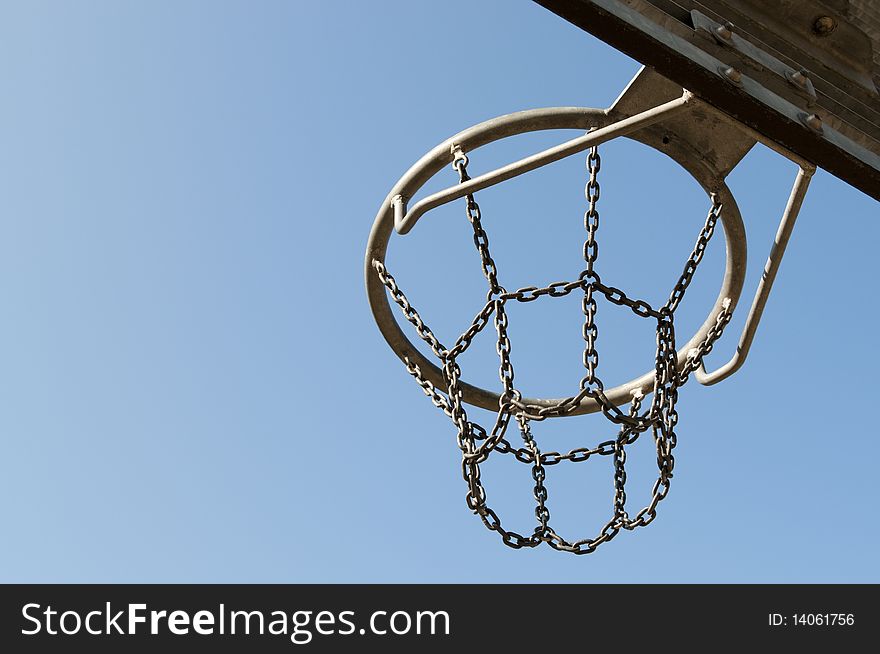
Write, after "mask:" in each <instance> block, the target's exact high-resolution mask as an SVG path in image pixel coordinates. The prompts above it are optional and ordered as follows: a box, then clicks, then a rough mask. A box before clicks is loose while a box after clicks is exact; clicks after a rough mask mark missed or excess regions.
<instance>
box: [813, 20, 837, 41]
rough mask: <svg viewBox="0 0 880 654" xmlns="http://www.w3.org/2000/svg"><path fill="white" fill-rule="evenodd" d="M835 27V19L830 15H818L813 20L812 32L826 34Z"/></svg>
mask: <svg viewBox="0 0 880 654" xmlns="http://www.w3.org/2000/svg"><path fill="white" fill-rule="evenodd" d="M836 27H837V21H836V20H835V19H834V18H833V17H831V16H819V17H818V18H817V19H816V20H815V21H813V33H814V34H816V35H817V36H828V35H829V34H831V32H833V31H834V29H835V28H836Z"/></svg>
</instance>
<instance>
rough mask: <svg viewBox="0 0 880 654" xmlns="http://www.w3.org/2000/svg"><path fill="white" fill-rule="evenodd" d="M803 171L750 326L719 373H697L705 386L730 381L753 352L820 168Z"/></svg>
mask: <svg viewBox="0 0 880 654" xmlns="http://www.w3.org/2000/svg"><path fill="white" fill-rule="evenodd" d="M800 167H801V168H800V171H798V174H797V177H796V178H795V181H794V186H793V187H792V189H791V195H790V196H789V198H788V204H787V205H786V207H785V212H784V213H783V214H782V221H781V222H780V223H779V229H778V231H777V232H776V239H775V240H774V242H773V247H772V248H771V249H770V256H769V257H768V258H767V263H766V264H765V265H764V273H763V274H762V275H761V281H760V282H759V283H758V289H757V291H756V292H755V299H754V300H753V301H752V307H751V309H749V315H748V317H747V318H746V324H745V326H744V327H743V331H742V335H741V336H740V337H739V345H737V347H736V352H735V353H734V355H733V356H732V357H731V359H730V361H728V362H727V363H725V364H724V365H723V366H721V367H720V368H718V369H717V370H715V371H714V372H711V373H707V372H706V366H705V363H704V364H703V365H702V366H701V367H700V368H699V369H698V370H696V371H695V376H696V378H697V381H699V382H700V383H701V384H703V385H704V386H711V385H712V384H717V383H718V382H720V381H722V380H724V379H727V378H728V377H730V376H731V375H732V374H733V373H735V372H736V371H737V370H739V369H740V368H741V367H742V365H743V364H744V363H745V362H746V357H747V356H748V355H749V349H750V348H751V347H752V341H753V340H754V338H755V332H756V331H757V330H758V323H760V322H761V315H762V314H763V313H764V306H765V305H766V304H767V298H768V297H769V296H770V290H771V289H772V288H773V281H774V280H775V279H776V273H777V272H778V271H779V265H780V264H781V263H782V257H783V255H784V254H785V248H786V246H787V245H788V241H789V239H790V238H791V232H792V230H793V229H794V224H795V221H796V220H797V216H798V212H800V210H801V205H802V204H803V201H804V196H805V195H806V194H807V188H808V187H809V186H810V179H812V177H813V173H814V172H815V171H816V167H815V166H812V165H811V164H806V163H800Z"/></svg>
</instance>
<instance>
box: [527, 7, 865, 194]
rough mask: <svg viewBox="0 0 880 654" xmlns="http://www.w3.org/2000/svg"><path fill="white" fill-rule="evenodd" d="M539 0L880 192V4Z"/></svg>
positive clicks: (833, 170) (766, 131)
mask: <svg viewBox="0 0 880 654" xmlns="http://www.w3.org/2000/svg"><path fill="white" fill-rule="evenodd" d="M535 2H537V3H538V4H540V5H542V6H544V7H546V8H547V9H549V10H551V11H553V12H554V13H556V14H558V15H559V16H561V17H563V18H565V19H566V20H568V21H569V22H571V23H573V24H574V25H576V26H578V27H580V28H581V29H583V30H586V31H587V32H590V33H591V34H593V35H595V36H596V37H598V38H600V39H602V40H603V41H605V42H607V43H608V44H609V45H611V46H613V47H614V48H616V49H618V50H620V51H622V52H624V53H625V54H627V55H629V56H631V57H633V58H634V59H636V60H638V61H640V62H641V63H643V64H645V65H647V66H649V67H650V68H653V69H654V70H655V71H657V72H658V73H659V74H660V75H662V76H663V77H666V78H668V79H669V80H672V81H673V82H675V83H676V84H678V85H680V86H681V87H683V88H686V89H688V90H689V91H691V92H692V93H694V94H695V95H696V96H697V97H699V98H701V99H702V100H704V101H706V102H708V103H709V104H711V105H713V106H714V107H716V108H718V109H720V110H722V111H723V112H725V113H726V114H728V115H730V116H731V117H733V118H735V119H737V120H739V121H740V122H742V123H744V124H746V125H747V126H749V127H751V128H752V129H754V130H756V131H758V132H760V133H761V134H763V135H764V136H766V137H767V138H769V139H771V140H772V141H775V142H776V143H778V144H780V145H782V146H783V147H785V148H787V149H788V150H790V151H792V152H794V153H795V154H797V155H799V156H801V157H803V158H804V159H806V160H808V161H810V162H813V163H815V164H816V165H817V166H819V167H821V168H823V169H824V170H827V171H828V172H830V173H832V174H834V175H836V176H837V177H839V178H840V179H842V180H844V181H846V182H848V183H849V184H851V185H853V186H855V187H856V188H858V189H861V190H862V191H864V192H865V193H867V194H868V195H870V196H872V197H874V198H875V199H878V200H880V90H878V89H880V4H878V3H876V2H874V1H872V0H824V1H820V0H769V1H767V0H702V1H697V0H626V1H625V2H624V1H621V0H535Z"/></svg>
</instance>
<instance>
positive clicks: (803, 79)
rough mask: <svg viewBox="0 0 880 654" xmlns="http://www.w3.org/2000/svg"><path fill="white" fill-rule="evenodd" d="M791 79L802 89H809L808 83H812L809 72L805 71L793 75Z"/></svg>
mask: <svg viewBox="0 0 880 654" xmlns="http://www.w3.org/2000/svg"><path fill="white" fill-rule="evenodd" d="M789 79H791V81H792V82H794V83H795V84H796V85H798V86H799V87H801V88H802V89H805V88H807V82H809V81H810V78H809V77H808V76H807V71H805V70H800V71H797V72H794V73H792V74H791V76H790V77H789Z"/></svg>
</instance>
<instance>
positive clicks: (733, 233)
mask: <svg viewBox="0 0 880 654" xmlns="http://www.w3.org/2000/svg"><path fill="white" fill-rule="evenodd" d="M615 120H616V119H615V118H614V117H613V116H611V115H610V114H609V113H608V112H607V111H605V110H603V109H590V108H584V107H551V108H544V109H532V110H528V111H520V112H517V113H512V114H507V115H504V116H499V117H498V118H493V119H491V120H487V121H485V122H482V123H480V124H478V125H475V126H473V127H470V128H468V129H466V130H464V131H462V132H459V133H458V134H456V135H455V136H452V137H451V138H448V139H446V140H445V141H443V142H442V143H440V144H439V145H438V146H436V147H435V148H433V149H432V150H431V151H430V152H428V153H427V154H426V155H425V156H423V157H422V158H421V159H419V161H418V162H416V163H415V164H414V165H413V166H412V167H411V168H410V169H409V170H408V171H407V172H406V173H405V174H404V175H403V177H401V178H400V180H398V182H397V183H396V184H395V185H394V187H393V188H392V189H391V191H390V192H389V193H388V195H387V197H386V198H385V200H384V201H383V202H382V205H381V207H380V208H379V212H378V214H377V215H376V220H375V222H374V223H373V227H372V230H371V231H370V237H369V240H368V242H367V252H366V257H365V262H364V274H365V280H366V287H367V298H368V300H369V303H370V309H371V311H372V313H373V317H374V318H375V320H376V324H377V325H378V326H379V330H380V331H381V332H382V335H383V336H384V337H385V340H386V341H387V342H388V344H389V345H390V346H391V349H392V350H394V352H395V353H396V354H397V356H398V357H400V359H401V360H404V359H409V361H411V362H412V363H415V364H416V365H417V366H418V367H419V368H420V369H421V371H422V375H423V376H424V377H425V378H426V379H427V380H429V381H430V382H431V383H433V384H434V385H436V386H439V387H440V388H443V387H444V383H443V375H442V372H441V371H440V368H438V367H437V366H436V365H435V364H434V363H433V362H431V361H430V360H429V359H427V358H426V357H425V356H424V355H423V354H422V353H421V352H420V351H419V350H418V349H417V348H416V347H415V346H414V345H413V344H412V342H411V341H410V340H409V339H408V338H407V336H406V335H405V334H404V333H403V331H402V329H401V328H400V325H399V324H398V322H397V320H396V319H395V318H394V313H393V311H392V307H391V304H390V302H389V300H388V297H387V294H386V290H385V287H384V286H383V284H382V282H381V281H380V280H379V277H378V275H377V274H376V271H375V269H374V268H373V261H374V260H377V261H380V262H383V263H384V261H385V255H386V252H387V250H388V241H389V239H390V237H391V233H392V232H393V231H394V210H393V206H392V203H393V200H394V198H395V197H396V196H398V195H402V196H404V197H406V198H412V197H413V196H414V195H415V194H416V193H417V192H418V190H419V189H420V188H421V187H422V186H423V185H424V184H425V183H426V182H427V181H428V180H429V179H431V178H432V177H433V176H434V175H435V174H437V173H438V172H439V171H440V170H442V169H443V168H444V167H446V166H448V165H449V164H451V163H452V145H453V144H456V145H459V146H460V147H461V148H462V150H464V151H465V152H472V151H473V150H475V149H476V148H479V147H480V146H483V145H486V144H488V143H492V142H494V141H497V140H500V139H503V138H506V137H509V136H514V135H516V134H524V133H527V132H536V131H542V130H552V129H579V130H587V129H590V128H600V127H605V126H607V125H609V124H611V123H613V122H615ZM629 138H634V139H635V140H639V141H641V139H640V138H639V134H638V133H636V134H633V135H631V136H630V137H629ZM643 142H645V141H643ZM660 151H661V152H662V150H660ZM664 154H669V155H670V156H672V157H673V158H674V159H675V161H677V162H678V163H679V164H680V165H681V166H682V167H683V168H684V169H685V170H687V171H688V172H689V173H690V174H691V175H692V176H693V177H694V179H695V180H696V181H697V182H698V183H699V184H700V186H701V187H702V188H703V189H704V190H705V191H706V192H707V193H713V192H714V193H717V194H718V196H719V198H720V200H721V202H722V203H723V204H724V211H723V213H722V217H721V221H722V226H723V228H724V237H725V245H726V262H725V269H724V276H723V278H722V282H721V289H720V291H719V293H718V297H717V298H716V300H715V303H714V305H713V306H712V309H711V310H710V312H709V315H708V317H707V318H706V320H705V322H704V323H703V324H702V326H701V327H700V329H699V330H697V332H696V334H694V336H693V337H692V338H691V339H690V340H689V341H688V342H687V343H686V344H685V345H684V346H683V347H681V348H680V349H679V350H678V353H677V355H678V362H679V365H682V364H683V363H684V361H685V360H686V358H687V353H688V351H689V350H691V349H692V348H694V347H696V346H697V345H698V344H699V342H700V341H702V340H703V339H704V338H705V337H706V335H707V334H708V332H709V329H710V328H711V327H712V325H713V324H714V323H715V318H716V316H717V315H718V313H719V312H720V311H721V310H722V308H723V306H722V305H723V303H724V300H725V299H729V300H730V307H729V310H730V311H731V312H732V311H733V310H734V308H735V307H736V304H737V302H738V301H739V297H740V294H741V292H742V288H743V282H744V279H745V268H746V256H747V249H746V235H745V227H744V226H743V221H742V216H741V214H740V211H739V208H738V207H737V205H736V201H735V199H734V197H733V194H732V193H731V191H730V189H729V188H728V186H727V184H726V183H724V181H723V179H721V176H720V175H719V174H718V172H717V171H715V170H713V169H712V167H711V166H710V165H709V164H708V163H707V162H706V161H705V160H704V159H702V158H700V157H698V156H675V154H673V153H670V152H664ZM653 387H654V369H653V368H652V369H651V370H650V371H649V372H647V373H645V374H644V375H642V376H641V377H638V378H636V379H633V380H632V381H630V382H627V383H625V384H621V385H620V386H616V387H614V388H611V389H609V390H607V391H606V392H605V395H606V397H607V398H608V399H609V400H610V401H611V402H612V403H614V404H616V405H622V404H626V403H628V402H629V401H630V399H631V396H632V393H633V392H634V391H637V390H639V391H641V392H642V393H644V394H648V393H650V392H651V391H652V390H653ZM461 388H462V397H463V399H464V401H465V402H467V403H468V404H471V405H474V406H478V407H481V408H484V409H489V410H497V409H498V403H499V395H498V393H494V392H492V391H489V390H486V389H484V388H480V387H478V386H473V385H471V384H468V383H466V382H462V384H461ZM559 401H560V400H559V399H541V398H523V399H522V402H523V403H524V404H528V405H532V406H537V407H549V406H552V405H554V404H556V403H558V402H559ZM599 410H600V406H599V404H598V402H597V401H596V400H595V399H593V398H590V397H586V398H584V399H583V401H582V402H581V403H580V405H578V407H577V408H575V409H574V410H573V411H572V412H571V413H569V414H566V415H583V414H587V413H594V412H596V411H599Z"/></svg>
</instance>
